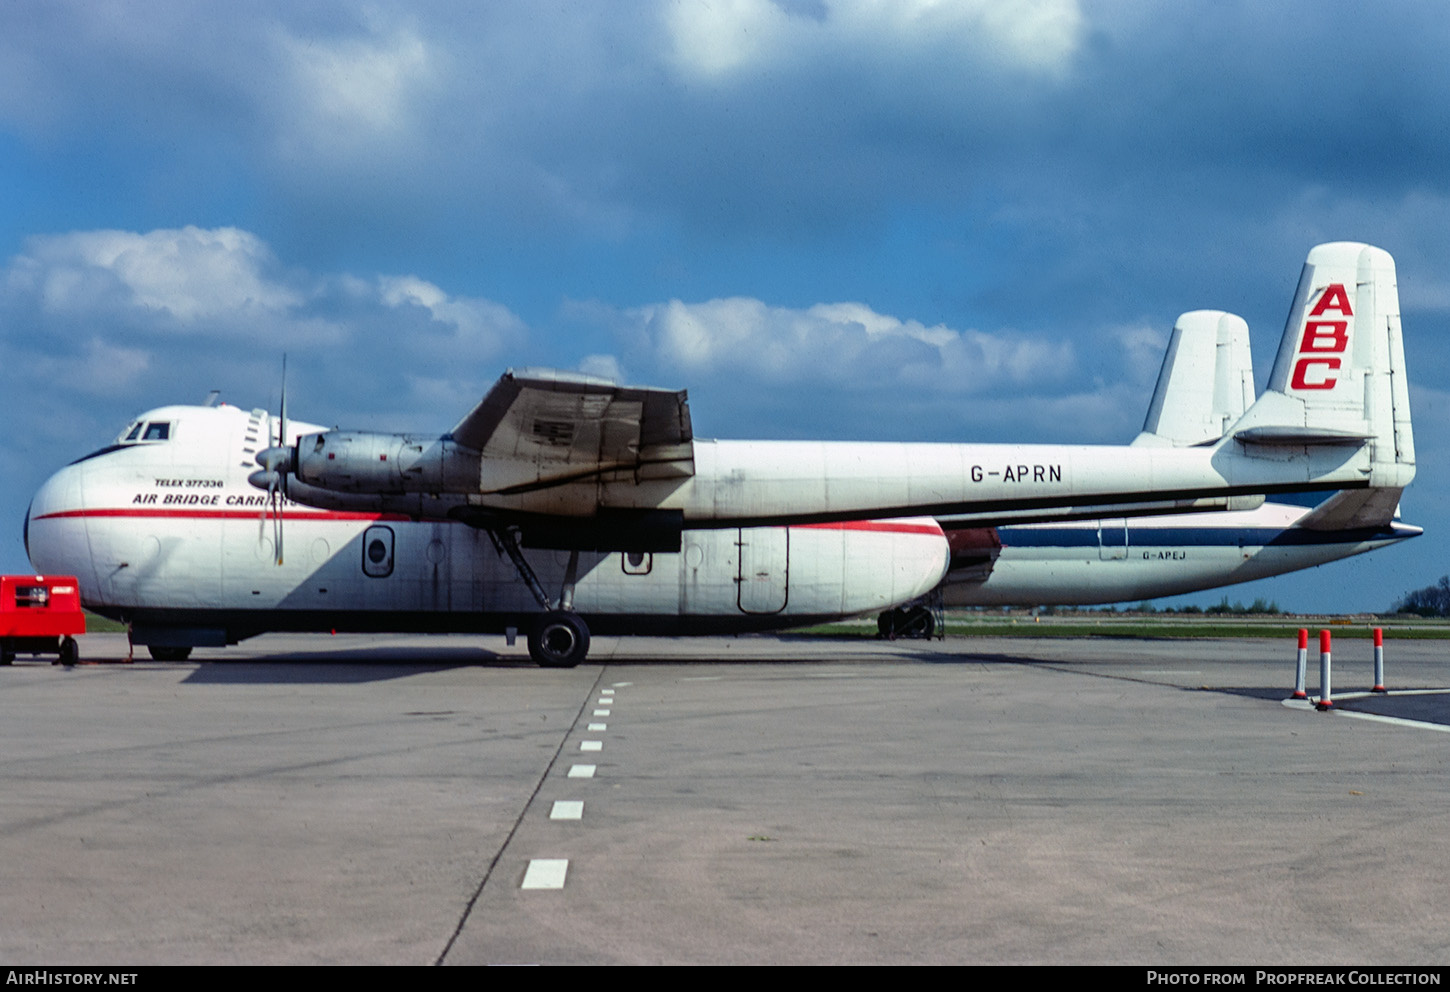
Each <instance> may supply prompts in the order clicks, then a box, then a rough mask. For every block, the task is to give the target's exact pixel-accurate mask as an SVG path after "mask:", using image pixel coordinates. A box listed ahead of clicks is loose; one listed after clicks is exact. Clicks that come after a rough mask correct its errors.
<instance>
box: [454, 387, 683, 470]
mask: <svg viewBox="0 0 1450 992" xmlns="http://www.w3.org/2000/svg"><path fill="white" fill-rule="evenodd" d="M451 437H452V439H453V441H454V442H455V443H457V444H461V445H464V446H465V447H469V448H472V449H474V450H476V451H479V452H480V453H481V454H482V456H483V458H482V478H481V479H480V489H479V491H480V492H485V493H490V492H502V493H510V492H525V491H532V490H537V489H542V488H548V487H550V486H557V485H565V484H568V483H574V482H580V481H585V480H588V479H592V478H605V477H609V478H611V479H614V480H618V479H620V478H621V477H628V476H633V477H634V478H635V479H636V480H639V481H644V480H652V479H686V478H689V477H690V476H692V475H694V472H695V450H694V435H693V432H692V430H691V427H690V408H689V401H688V397H687V394H686V393H685V392H684V391H683V390H678V391H676V390H670V389H655V388H651V387H641V386H619V385H616V384H615V383H613V382H611V381H609V380H607V379H600V378H597V377H595V376H588V375H582V374H579V373H570V372H559V371H555V370H552V369H519V370H514V369H510V370H509V371H507V372H505V373H504V374H503V376H502V377H501V378H500V379H499V381H498V382H497V383H495V384H494V387H493V388H492V389H490V390H489V391H488V394H487V395H485V396H484V397H483V399H482V400H480V401H479V404H478V405H477V406H476V407H474V408H473V410H472V411H470V412H469V414H468V416H466V417H464V418H463V419H462V420H461V421H459V423H458V426H456V427H455V428H454V429H453V431H452V434H451Z"/></svg>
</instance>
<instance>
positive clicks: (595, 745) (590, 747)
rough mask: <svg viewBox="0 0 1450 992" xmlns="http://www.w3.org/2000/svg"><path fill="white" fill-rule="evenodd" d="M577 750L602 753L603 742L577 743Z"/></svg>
mask: <svg viewBox="0 0 1450 992" xmlns="http://www.w3.org/2000/svg"><path fill="white" fill-rule="evenodd" d="M579 750H581V751H603V750H604V742H603V741H580V742H579Z"/></svg>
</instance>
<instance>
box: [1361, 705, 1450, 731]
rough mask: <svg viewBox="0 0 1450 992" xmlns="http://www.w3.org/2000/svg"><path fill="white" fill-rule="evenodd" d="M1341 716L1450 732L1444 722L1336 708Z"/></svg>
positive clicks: (1417, 728)
mask: <svg viewBox="0 0 1450 992" xmlns="http://www.w3.org/2000/svg"><path fill="white" fill-rule="evenodd" d="M1335 712H1336V713H1338V714H1339V715H1340V716H1352V717H1354V718H1355V719H1356V720H1374V721H1375V722H1376V723H1390V724H1394V725H1395V726H1397V727H1413V728H1414V729H1416V730H1438V731H1440V733H1442V734H1450V727H1447V726H1445V725H1444V724H1442V723H1428V722H1426V721H1424V720H1406V719H1405V718H1404V717H1400V716H1380V715H1379V714H1378V713H1359V712H1356V711H1355V710H1335Z"/></svg>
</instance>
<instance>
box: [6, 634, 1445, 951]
mask: <svg viewBox="0 0 1450 992" xmlns="http://www.w3.org/2000/svg"><path fill="white" fill-rule="evenodd" d="M81 652H82V657H83V659H84V660H87V661H94V660H97V659H104V658H111V659H117V658H124V656H125V653H126V645H125V639H124V637H123V636H121V635H105V634H99V635H97V634H93V635H89V636H88V637H86V638H84V639H83V640H82V644H81ZM1369 652H1370V648H1369V645H1368V643H1367V642H1364V641H1341V642H1340V643H1339V645H1338V650H1337V651H1336V654H1335V671H1334V686H1335V689H1336V706H1335V710H1336V712H1331V713H1317V712H1314V711H1313V710H1312V709H1303V708H1293V707H1291V706H1286V705H1284V703H1283V700H1284V698H1285V697H1287V696H1288V695H1289V690H1290V689H1291V688H1292V685H1293V674H1294V672H1293V665H1294V644H1293V643H1292V642H1282V641H1267V640H1250V641H1206V640H1198V641H1194V640H1126V639H1125V640H1107V639H1094V640H1024V639H991V638H980V639H970V640H968V639H964V638H957V639H949V640H947V641H945V642H929V643H928V642H897V643H894V644H886V643H880V642H875V641H870V640H857V639H847V638H842V639H814V638H806V637H792V636H783V637H740V638H702V639H694V640H664V639H660V640H655V639H614V638H598V639H596V640H595V644H594V650H593V652H592V653H591V656H590V659H589V662H588V663H586V664H584V665H582V666H580V667H579V668H577V669H574V670H571V671H548V670H542V669H538V668H535V667H534V666H533V665H532V664H530V663H529V661H528V657H527V652H526V650H525V649H524V647H523V645H522V644H520V645H519V646H518V647H515V648H508V647H505V645H504V642H503V639H502V638H465V637H441V636H439V637H417V636H368V637H362V636H358V637H350V636H349V637H327V636H318V637H310V636H282V635H274V636H267V637H262V638H258V639H256V640H255V641H249V642H247V643H245V644H243V645H240V646H238V647H233V648H228V649H225V650H218V651H204V650H199V651H198V652H197V653H196V655H195V656H194V657H193V659H192V660H191V661H188V662H186V663H181V664H160V663H156V662H152V661H150V660H149V659H147V660H145V661H141V660H138V661H136V662H135V663H133V664H83V665H80V666H77V667H76V668H73V669H66V668H62V667H54V666H51V665H50V664H49V663H48V662H41V661H30V660H28V659H26V658H24V657H22V659H21V660H20V661H19V662H17V664H15V665H14V666H12V667H10V668H7V669H0V964H5V965H7V966H38V965H51V966H54V965H80V964H97V965H112V966H114V965H122V964H181V963H254V964H263V963H336V964H371V963H396V964H434V963H441V964H444V965H473V964H527V963H542V964H613V963H621V964H622V963H646V964H650V963H695V964H717V963H721V964H723V963H731V964H763V963H792V964H801V963H830V964H837V963H994V962H1015V963H1079V964H1080V963H1108V964H1142V965H1170V964H1235V965H1281V966H1282V965H1296V964H1307V965H1335V964H1347V965H1373V964H1392V965H1438V964H1444V963H1446V962H1447V961H1450V907H1447V899H1446V895H1445V891H1446V890H1445V879H1446V878H1447V877H1450V844H1446V843H1444V838H1445V831H1446V823H1447V815H1450V735H1447V734H1446V733H1445V731H1446V730H1447V729H1450V696H1446V695H1443V694H1441V693H1440V692H1438V691H1432V692H1428V693H1427V692H1419V693H1413V694H1412V693H1409V692H1407V691H1406V690H1410V689H1415V690H1441V689H1443V688H1444V687H1445V686H1447V685H1450V670H1447V668H1446V665H1445V661H1446V656H1447V655H1450V642H1446V641H1405V642H1393V641H1392V642H1390V643H1388V644H1387V646H1386V667H1387V675H1388V677H1387V682H1388V684H1389V686H1390V689H1391V694H1390V696H1389V697H1388V698H1373V699H1357V698H1353V697H1352V696H1351V695H1349V694H1348V693H1350V692H1351V690H1356V689H1363V688H1364V687H1367V686H1368V685H1369V683H1370V664H1369V657H1370V655H1369ZM1316 662H1317V656H1315V657H1311V659H1310V672H1309V686H1310V692H1311V694H1314V693H1315V691H1316V690H1315V687H1316V685H1317V671H1318V668H1317V664H1316ZM1351 712H1359V713H1361V714H1363V713H1366V712H1374V713H1378V714H1381V715H1386V716H1389V717H1394V718H1404V719H1405V720H1406V722H1385V721H1381V720H1370V719H1347V718H1345V715H1346V714H1348V713H1351ZM591 766H592V777H585V776H586V774H587V771H586V770H587V769H588V768H589V767H591Z"/></svg>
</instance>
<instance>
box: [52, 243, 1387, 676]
mask: <svg viewBox="0 0 1450 992" xmlns="http://www.w3.org/2000/svg"><path fill="white" fill-rule="evenodd" d="M285 411H286V404H285V400H284V401H283V404H282V409H281V411H279V415H278V416H276V417H273V416H272V415H270V414H269V413H267V412H266V411H262V410H255V411H252V412H251V413H250V414H248V413H245V412H243V411H241V410H237V409H233V408H230V407H221V408H209V407H206V408H203V407H163V408H160V409H158V410H153V411H151V412H149V413H147V414H145V415H143V416H142V417H140V418H138V419H137V420H136V421H135V422H133V423H132V424H131V425H129V426H128V427H127V429H126V430H124V431H123V432H122V434H121V435H120V436H119V437H118V438H117V439H116V441H115V442H114V443H113V444H110V445H108V446H106V447H104V448H102V449H100V450H99V451H97V452H94V453H92V454H91V455H87V456H86V457H84V458H82V459H80V460H79V461H77V462H75V463H73V464H71V465H69V466H66V467H65V468H63V469H61V470H60V471H59V472H57V473H56V474H55V475H54V476H52V477H51V478H50V479H49V480H48V481H47V482H46V483H45V484H44V485H43V486H42V488H41V489H40V491H39V492H38V493H37V494H36V496H35V498H34V500H33V501H32V504H31V508H30V511H29V513H28V514H27V519H26V545H27V549H28V553H29V554H30V557H31V561H32V564H33V565H34V566H35V567H36V568H37V569H38V570H40V571H45V572H59V573H66V574H75V575H77V576H78V577H79V579H80V585H81V589H82V598H83V600H84V602H85V603H86V605H88V606H89V607H90V608H92V609H94V610H96V611H98V612H100V613H102V614H105V615H108V616H112V617H115V618H118V619H120V620H123V621H125V622H127V623H128V624H129V627H130V630H131V636H132V640H133V642H135V643H138V644H144V645H147V646H148V647H149V648H150V650H151V652H152V654H153V655H154V656H156V657H160V658H181V657H185V656H186V653H187V652H189V651H190V649H191V648H192V647H193V646H197V645H207V646H219V645H224V644H228V643H234V642H236V641H238V640H240V639H242V638H245V637H249V636H252V635H255V634H259V633H262V632H265V631H276V630H329V629H332V630H361V631H372V630H393V631H399V630H425V631H445V630H456V631H478V632H508V633H512V632H513V631H516V630H523V631H526V632H527V635H528V642H529V649H530V653H531V655H532V656H533V657H534V659H535V660H536V661H538V662H539V663H540V664H543V665H546V666H559V667H567V666H572V665H577V664H578V663H579V662H580V661H582V660H583V659H584V657H585V656H586V654H587V651H588V646H589V638H590V631H591V630H593V631H594V632H596V633H668V634H683V633H710V632H729V631H747V630H769V629H779V628H783V627H790V626H797V625H800V624H804V623H810V622H815V621H818V620H822V619H827V618H833V617H841V616H851V615H859V614H862V613H873V612H877V611H879V610H882V609H886V608H889V607H892V606H894V605H896V604H900V603H904V602H907V601H910V600H912V599H914V598H916V597H918V596H920V595H922V594H923V593H925V592H926V591H927V590H929V589H931V588H932V587H933V586H935V585H937V583H938V582H939V581H940V580H941V579H942V577H943V575H944V574H945V573H946V570H947V568H948V566H949V563H950V558H949V545H948V541H947V538H946V537H945V536H944V534H943V529H942V528H943V526H946V527H947V528H948V529H952V530H968V529H973V528H990V527H1001V526H1008V525H1018V524H1028V523H1038V522H1066V521H1080V520H1088V519H1099V518H1109V519H1116V518H1119V517H1121V518H1124V519H1126V518H1127V517H1129V516H1140V515H1155V514H1164V513H1188V512H1195V511H1208V510H1216V511H1234V510H1251V509H1254V508H1256V507H1258V506H1260V505H1262V504H1263V502H1264V498H1265V495H1266V494H1271V495H1278V494H1295V493H1304V492H1314V491H1324V490H1333V491H1344V492H1347V493H1349V495H1348V496H1347V497H1346V500H1347V502H1346V503H1344V504H1342V505H1341V507H1340V508H1339V509H1338V510H1337V511H1336V513H1335V521H1336V522H1338V523H1342V524H1344V525H1346V526H1348V525H1350V524H1352V523H1354V521H1356V520H1357V519H1358V518H1359V517H1360V516H1362V515H1365V514H1368V515H1369V516H1370V517H1377V516H1378V515H1379V513H1380V511H1381V510H1382V508H1383V507H1386V506H1388V507H1391V508H1393V507H1394V506H1395V505H1396V504H1397V503H1398V494H1399V491H1400V490H1401V489H1403V487H1404V486H1405V485H1407V484H1408V483H1409V482H1410V480H1411V479H1412V478H1413V477H1414V471H1415V462H1414V450H1413V443H1412V440H1411V433H1410V414H1409V402H1408V393H1407V390H1406V386H1405V364H1404V355H1403V349H1402V346H1401V335H1400V325H1399V305H1398V295H1397V289H1396V284H1395V270H1394V262H1393V260H1392V259H1391V258H1390V256H1389V255H1388V254H1387V253H1385V252H1384V251H1382V250H1380V249H1378V248H1373V247H1370V246H1368V245H1361V244H1350V243H1336V244H1329V245H1321V246H1319V247H1317V248H1315V249H1313V250H1312V251H1311V252H1310V254H1309V258H1308V261H1307V262H1306V264H1305V267H1304V272H1303V275H1302V277H1301V280H1300V283H1299V288H1298V291H1297V293H1296V296H1295V300H1294V304H1293V307H1292V309H1291V312H1290V317H1289V322H1288V326H1287V327H1286V330H1285V334H1284V338H1283V341H1282V343H1281V346H1280V351H1279V356H1278V360H1277V362H1276V364H1275V368H1274V372H1273V374H1272V376H1271V378H1270V382H1269V388H1268V390H1267V391H1266V392H1265V393H1264V394H1263V395H1262V396H1260V397H1259V398H1258V399H1257V400H1256V401H1255V402H1254V403H1253V404H1252V405H1251V406H1249V407H1248V409H1246V410H1245V411H1244V412H1243V414H1242V416H1240V417H1238V418H1237V419H1236V420H1235V421H1234V422H1233V423H1232V424H1230V425H1229V426H1228V428H1227V429H1226V430H1223V431H1222V434H1221V436H1220V437H1219V438H1217V439H1216V440H1213V441H1211V442H1207V443H1201V444H1174V443H1171V442H1168V443H1164V444H1149V443H1143V444H1135V445H1129V446H1122V447H1109V446H1088V445H1078V446H1072V445H1018V444H1008V445H1001V444H998V445H989V444H919V443H880V442H877V443H852V442H825V441H822V442H797V441H711V440H704V439H697V438H695V437H694V434H693V429H692V425H691V422H690V416H689V409H688V405H687V403H686V397H685V394H684V393H683V392H675V391H670V390H663V389H653V388H638V387H622V386H617V385H615V384H614V383H612V382H608V381H605V380H601V379H596V378H593V377H588V376H582V375H575V374H568V373H558V372H547V371H535V370H521V371H517V372H515V371H510V372H508V373H506V374H505V375H504V376H503V377H502V378H501V379H500V380H499V381H498V382H497V383H496V384H495V385H494V387H493V388H492V389H491V390H490V391H489V392H488V393H487V394H486V395H485V396H484V397H483V399H482V401H481V402H480V403H479V404H478V405H477V406H476V407H475V408H474V409H473V410H472V411H471V412H469V413H468V414H467V415H466V416H465V417H464V418H463V419H462V420H461V421H460V422H459V423H458V424H457V426H455V427H454V428H453V430H452V431H450V432H448V433H447V434H444V435H441V436H415V435H406V434H382V433H372V432H361V431H344V430H337V429H334V430H323V429H320V428H318V427H316V426H313V425H301V424H296V423H292V424H288V422H287V419H286V412H285ZM938 521H941V523H938ZM284 538H285V541H286V544H287V546H288V547H289V548H290V549H291V550H290V551H289V552H288V553H287V554H285V555H284V554H283V542H284Z"/></svg>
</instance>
